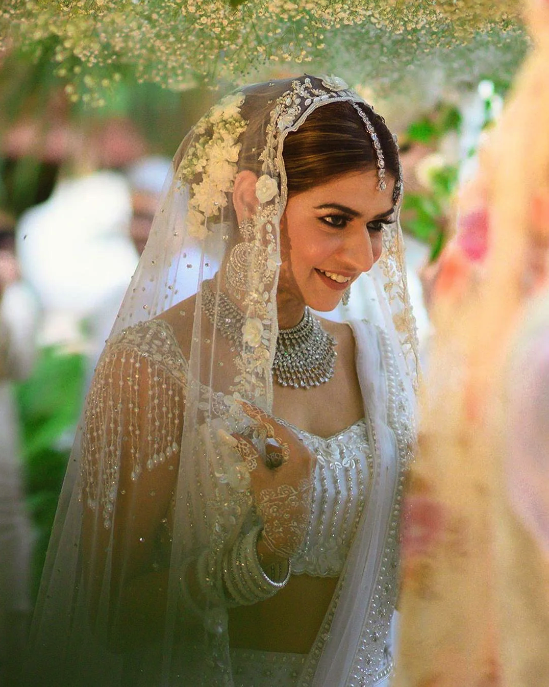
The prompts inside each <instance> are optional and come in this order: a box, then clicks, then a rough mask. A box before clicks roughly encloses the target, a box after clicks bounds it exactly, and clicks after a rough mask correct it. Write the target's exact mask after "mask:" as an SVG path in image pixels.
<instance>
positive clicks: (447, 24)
mask: <svg viewBox="0 0 549 687" xmlns="http://www.w3.org/2000/svg"><path fill="white" fill-rule="evenodd" d="M521 7H522V2H521V0H497V2H494V1H493V0H300V1H299V2H296V1H295V0H292V1H289V0H238V1H236V0H232V2H231V0H48V2H45V1H44V0H2V3H1V7H0V49H1V48H2V44H4V45H5V46H8V45H11V46H15V47H20V46H24V47H25V48H27V49H28V50H30V51H31V52H32V51H34V52H35V55H36V57H37V58H38V59H39V58H40V56H41V55H42V56H43V57H44V59H46V56H47V55H48V56H49V54H50V53H49V51H50V50H51V47H52V45H54V46H55V49H54V54H53V57H52V60H53V62H54V63H55V64H57V65H58V74H59V76H62V78H64V79H66V80H67V87H68V88H69V90H68V95H69V97H70V99H72V100H78V99H79V98H82V100H84V96H86V102H87V101H90V102H91V103H92V104H100V100H102V98H103V94H104V95H108V91H109V84H115V82H116V79H119V78H120V74H121V73H123V74H124V75H126V74H128V73H129V74H133V75H134V76H135V77H136V78H137V80H139V81H152V82H155V83H159V84H161V85H162V86H164V87H165V88H168V89H172V90H182V89H185V88H189V87H192V86H193V85H196V84H197V83H201V84H203V83H208V84H211V85H216V84H217V83H218V82H219V80H220V79H221V80H224V81H229V82H232V83H236V84H238V83H244V82H248V81H249V80H250V77H251V76H252V75H253V79H254V80H257V81H261V80H263V78H264V77H265V78H269V77H270V75H271V74H272V73H273V71H275V70H277V69H279V70H283V71H285V72H287V71H288V69H291V70H292V71H294V72H296V73H297V72H298V71H308V72H311V73H328V74H329V73H331V72H335V73H338V74H343V75H345V78H346V79H347V80H348V81H349V83H350V85H351V86H356V85H358V84H360V83H368V85H369V86H372V87H375V89H376V92H377V93H382V92H383V93H384V94H388V93H389V94H390V93H392V92H395V91H398V90H401V91H402V92H406V93H407V92H409V91H410V79H413V78H417V79H421V78H422V76H425V75H426V74H427V76H425V78H427V79H430V76H429V74H431V73H434V74H435V75H436V78H437V79H439V80H444V81H445V83H447V84H451V82H452V81H455V82H460V83H461V82H462V81H463V79H464V78H469V79H473V80H474V79H479V78H481V77H484V78H491V77H497V78H498V79H499V80H501V79H502V78H508V77H510V76H511V74H512V72H513V71H514V70H515V69H516V67H517V66H518V64H519V62H520V59H521V57H522V55H523V53H524V50H525V48H526V44H527V39H526V33H525V31H524V29H523V27H522V22H521ZM124 78H126V77H124Z"/></svg>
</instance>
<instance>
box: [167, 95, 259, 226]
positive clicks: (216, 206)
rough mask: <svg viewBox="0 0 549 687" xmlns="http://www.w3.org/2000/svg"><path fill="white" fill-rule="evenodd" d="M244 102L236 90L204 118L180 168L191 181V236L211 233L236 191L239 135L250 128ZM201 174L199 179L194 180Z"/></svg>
mask: <svg viewBox="0 0 549 687" xmlns="http://www.w3.org/2000/svg"><path fill="white" fill-rule="evenodd" d="M243 102H244V95H243V94H242V93H233V94H231V95H228V96H227V97H225V98H223V100H221V101H220V102H219V103H218V104H217V105H214V107H212V108H211V110H210V111H209V112H208V113H207V114H206V115H205V116H204V117H202V119H201V120H200V121H199V122H198V124H197V125H196V126H195V130H194V140H193V143H192V144H191V146H190V148H189V150H188V151H187V153H186V154H185V156H184V158H183V161H182V162H181V166H180V168H179V172H178V176H179V179H180V181H181V182H186V183H189V184H191V193H190V198H189V211H188V223H189V224H188V226H189V235H190V236H194V237H195V238H197V239H200V240H202V239H205V238H206V236H207V235H208V232H209V228H208V225H209V224H212V221H215V218H216V217H217V216H218V215H219V213H220V210H221V208H224V207H225V206H226V205H227V202H228V199H227V193H229V192H230V191H232V190H233V184H234V179H235V176H236V172H237V162H238V156H239V153H240V149H241V147H242V145H241V144H240V143H238V138H239V136H240V134H242V132H243V131H245V130H246V127H247V122H246V121H245V120H244V119H243V118H242V116H241V114H240V108H241V107H242V104H243ZM199 176H200V181H194V180H196V179H197V177H199ZM193 182H194V183H193Z"/></svg>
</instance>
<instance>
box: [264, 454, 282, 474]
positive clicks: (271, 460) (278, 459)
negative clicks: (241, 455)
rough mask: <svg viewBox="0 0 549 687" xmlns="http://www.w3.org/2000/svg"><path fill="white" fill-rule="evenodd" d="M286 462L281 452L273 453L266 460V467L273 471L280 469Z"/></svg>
mask: <svg viewBox="0 0 549 687" xmlns="http://www.w3.org/2000/svg"><path fill="white" fill-rule="evenodd" d="M284 462H285V461H284V454H283V453H280V451H271V452H270V453H267V456H266V458H265V465H266V466H267V467H268V468H271V470H274V469H275V468H279V467H280V466H281V465H282V464H283V463H284Z"/></svg>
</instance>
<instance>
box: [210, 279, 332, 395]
mask: <svg viewBox="0 0 549 687" xmlns="http://www.w3.org/2000/svg"><path fill="white" fill-rule="evenodd" d="M216 300H217V310H218V311H217V317H216ZM202 308H203V310H204V312H205V314H206V316H207V317H208V319H209V320H210V322H211V323H212V325H214V324H215V326H216V327H217V329H218V330H219V332H220V333H221V335H222V336H224V337H225V338H226V339H228V340H229V341H230V342H231V343H233V344H235V345H236V346H240V345H242V328H243V327H244V324H245V317H244V315H243V314H242V312H241V311H240V310H239V309H238V307H237V306H236V305H235V304H234V303H233V302H232V301H231V300H230V298H228V296H226V295H225V294H224V293H223V292H221V291H220V292H219V295H218V296H217V297H216V295H215V294H214V293H213V292H212V289H211V287H210V285H209V284H208V282H204V284H203V285H202ZM336 344H337V342H336V340H335V339H334V337H333V336H332V335H331V334H328V332H327V331H325V330H324V329H323V328H322V326H321V324H320V322H319V321H318V320H317V319H316V317H314V316H313V315H312V313H311V311H310V310H309V308H308V307H305V313H304V315H303V318H302V320H301V322H299V324H296V326H295V327H291V328H290V329H280V330H279V332H278V338H277V340H276V351H275V356H274V361H273V374H274V376H275V378H276V381H277V382H278V384H280V385H281V386H290V387H293V388H294V389H310V388H311V387H314V386H319V384H324V383H325V382H328V381H330V379H331V378H332V377H333V376H334V370H335V359H336V356H337V353H336V350H335V347H336Z"/></svg>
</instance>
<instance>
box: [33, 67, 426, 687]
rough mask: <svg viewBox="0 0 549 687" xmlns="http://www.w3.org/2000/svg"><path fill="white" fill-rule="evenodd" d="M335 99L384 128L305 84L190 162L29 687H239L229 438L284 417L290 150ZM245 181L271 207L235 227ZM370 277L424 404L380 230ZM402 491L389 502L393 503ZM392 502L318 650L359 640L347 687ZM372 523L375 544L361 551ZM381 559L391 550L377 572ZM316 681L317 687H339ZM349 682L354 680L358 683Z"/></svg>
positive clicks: (240, 494)
mask: <svg viewBox="0 0 549 687" xmlns="http://www.w3.org/2000/svg"><path fill="white" fill-rule="evenodd" d="M335 102H348V103H351V104H353V106H354V107H355V110H356V109H357V108H358V110H360V111H362V112H363V113H364V114H365V115H366V117H367V118H369V120H371V122H372V123H373V125H374V128H375V126H376V122H379V117H378V115H376V114H375V113H373V111H372V110H371V108H370V107H369V106H366V105H365V104H364V102H363V100H362V99H361V98H360V97H359V96H358V95H357V94H356V93H354V92H353V91H350V90H349V89H348V88H347V86H346V84H345V83H344V82H342V81H341V80H340V79H336V78H334V77H331V78H330V79H326V78H325V79H318V78H316V77H312V76H302V77H299V78H295V79H288V80H283V81H272V82H268V83H263V84H257V85H253V86H249V87H246V88H243V89H241V90H239V91H237V92H235V93H234V94H232V95H230V96H228V97H227V98H225V99H224V100H222V101H221V102H220V103H219V104H218V105H216V106H214V107H213V108H212V109H211V110H210V111H209V112H208V113H207V114H206V115H205V116H204V117H203V118H202V119H201V120H200V121H199V123H198V124H197V125H196V126H195V127H194V129H193V130H192V131H191V132H190V134H189V135H188V136H187V137H186V138H185V140H184V141H183V143H182V145H181V147H180V149H179V151H178V152H177V154H176V156H175V158H174V165H173V179H169V180H168V181H167V184H166V190H165V192H164V197H163V200H162V203H161V206H160V209H159V210H158V212H157V215H156V217H155V220H154V223H153V228H152V232H151V236H150V239H149V242H148V244H147V246H146V249H145V251H144V253H143V256H142V258H141V261H140V263H139V266H138V268H137V271H136V273H135V275H134V277H133V279H132V282H131V284H130V287H129V289H128V292H127V295H126V297H125V299H124V302H123V304H122V307H121V309H120V313H119V315H118V318H117V320H116V323H115V326H114V329H113V332H112V334H111V336H110V338H109V340H108V343H107V347H106V349H105V351H104V353H103V355H102V357H101V359H100V361H99V364H98V367H97V370H96V374H95V377H94V380H93V382H92V386H91V389H90V392H89V395H88V398H87V402H86V407H85V410H84V414H83V418H82V423H81V426H80V429H79V432H78V436H77V438H76V441H75V445H74V449H73V453H72V455H71V459H70V464H69V467H68V471H67V476H66V479H65V483H64V487H63V491H62V496H61V499H60V504H59V509H58V513H57V517H56V521H55V526H54V530H53V534H52V539H51V544H50V549H49V554H48V559H47V563H46V567H45V571H44V576H43V580H42V585H41V589H40V594H39V599H38V603H37V609H36V613H35V619H34V623H33V630H32V637H31V655H30V658H29V661H28V666H27V673H28V674H27V682H28V684H40V685H43V686H44V687H46V686H47V685H54V684H55V685H66V686H67V687H69V686H73V685H74V686H75V687H81V686H83V685H90V686H91V685H93V686H94V687H95V686H97V685H101V687H110V686H115V685H117V686H118V685H132V687H139V686H146V687H153V686H154V685H163V686H164V685H170V686H171V685H193V686H194V685H208V686H213V685H232V684H233V680H232V675H231V667H230V660H229V653H228V628H227V602H226V600H225V597H224V590H223V584H222V581H221V580H222V575H221V570H220V566H221V565H222V554H223V552H224V551H227V549H229V548H230V546H231V544H232V543H233V542H234V539H235V537H236V535H237V534H238V532H239V531H240V530H241V529H242V528H246V527H247V526H249V522H250V519H251V518H253V517H256V516H254V508H253V503H252V498H251V493H250V491H249V489H248V486H249V475H247V473H246V470H245V467H244V464H243V463H241V462H240V461H239V460H238V459H237V457H235V454H234V451H232V450H231V449H230V448H228V447H227V445H226V444H223V442H221V441H219V438H218V430H219V429H223V430H225V431H227V432H229V433H230V432H235V431H242V428H243V427H244V426H246V424H250V422H251V420H250V418H248V417H247V416H245V415H244V413H243V411H242V409H241V407H240V405H239V404H238V403H237V402H236V401H237V400H238V399H239V398H242V399H246V400H248V401H250V402H252V403H254V404H256V405H257V406H259V407H261V408H263V409H265V410H266V411H267V412H269V411H270V409H271V407H272V397H273V378H272V371H271V367H272V361H273V358H274V354H275V345H276V339H277V332H278V327H277V311H276V290H277V281H278V272H279V265H280V263H281V259H282V258H281V241H280V225H281V218H282V215H283V212H284V208H285V205H286V200H287V183H286V175H285V168H284V161H283V157H282V150H283V143H284V140H285V138H286V136H287V135H288V134H289V133H290V132H293V131H296V130H297V129H298V128H299V127H300V126H301V124H302V123H303V122H304V121H305V120H306V119H307V118H308V117H309V115H310V114H311V113H313V112H314V111H315V110H316V109H318V108H319V107H323V106H327V105H329V104H331V103H335ZM369 135H370V136H371V134H369ZM375 140H377V136H376V134H375V132H374V138H372V144H373V145H374V141H375ZM241 170H251V171H253V172H254V174H256V176H257V177H258V181H257V185H256V197H257V200H258V205H257V208H256V209H255V211H254V212H252V213H250V217H249V219H248V221H247V222H246V223H245V224H244V225H243V223H242V222H241V223H240V224H241V226H240V228H239V226H238V222H237V218H236V215H235V210H234V208H233V205H232V198H231V196H232V190H233V183H234V179H235V176H236V173H237V171H241ZM399 193H400V188H399V187H398V184H397V195H398V194H399ZM229 254H232V255H233V256H234V259H233V260H231V261H229V260H228V256H229ZM229 263H230V264H229ZM235 266H236V267H235ZM230 269H232V270H233V273H232V276H231V278H230V280H229V279H228V277H227V276H226V275H227V270H230ZM361 279H363V280H365V281H366V282H367V284H369V286H368V287H367V292H368V293H369V294H370V297H369V299H368V302H367V307H368V317H369V318H370V319H373V320H374V321H375V324H377V325H379V326H380V327H381V328H382V329H383V330H384V332H385V334H386V337H388V340H389V341H390V344H391V347H392V349H393V351H394V352H395V361H396V365H397V368H398V370H399V374H398V377H399V378H400V380H401V381H402V383H403V385H404V388H405V392H406V393H405V395H406V397H407V398H408V400H409V402H410V403H411V399H412V397H413V387H414V385H415V379H416V343H415V332H414V323H413V318H412V316H411V311H410V306H409V301H408V294H407V286H406V278H405V269H404V258H403V242H402V236H401V232H400V227H399V224H398V221H397V222H395V223H394V224H393V225H391V226H390V228H389V230H387V231H386V232H385V234H384V253H383V255H382V257H381V259H380V261H379V262H378V264H377V265H376V266H375V267H374V268H373V269H372V270H371V271H370V272H369V273H367V274H365V275H363V276H362V277H361ZM205 282H207V284H206V285H205ZM221 291H225V292H228V293H229V295H230V296H231V298H232V299H233V300H234V301H235V302H237V303H238V307H239V309H240V310H241V312H242V315H243V318H244V319H243V322H244V324H243V327H242V336H241V338H240V339H238V340H229V339H228V338H227V337H225V336H222V335H221V334H220V330H221V329H222V325H223V323H222V322H221V319H222V317H223V313H222V309H221V308H220V301H219V294H220V292H221ZM213 323H215V325H216V326H214V324H213ZM366 374H367V375H368V374H372V375H378V376H379V370H371V371H367V373H366ZM376 384H377V385H378V386H379V382H376ZM376 384H375V383H374V381H372V385H371V386H372V390H371V391H366V393H365V396H368V394H370V396H369V397H370V398H371V399H372V403H371V407H368V408H365V410H366V413H367V414H370V415H373V414H375V413H378V414H379V413H380V412H381V411H380V410H379V409H378V408H376V404H375V403H374V400H373V399H374V396H375V389H374V387H375V386H376ZM382 386H383V385H382ZM378 391H380V390H379V389H378ZM380 393H384V394H386V393H387V392H386V390H381V391H380ZM377 398H378V399H379V397H377ZM372 423H374V424H375V421H374V419H372ZM380 435H381V438H380V439H379V440H380V441H381V442H383V441H385V442H388V444H391V441H392V439H391V438H384V436H385V435H384V433H383V431H381V432H380ZM397 472H398V470H397ZM397 477H398V476H397V475H396V473H395V476H394V478H393V481H394V484H393V483H392V484H391V485H389V486H388V488H387V489H388V491H387V493H390V494H391V498H392V496H393V494H394V492H395V490H396V488H397V487H396V480H397ZM380 479H381V480H383V479H385V478H384V477H383V476H381V478H380ZM378 482H379V480H378ZM382 499H383V495H382V494H381V496H380V495H379V494H377V493H376V492H375V490H374V492H373V493H372V495H371V504H370V509H369V510H368V511H367V513H366V514H365V515H364V517H363V518H362V520H361V523H360V525H359V528H358V531H357V535H356V540H357V542H358V543H357V544H356V546H355V547H354V549H353V551H352V552H351V555H350V556H349V561H350V562H349V563H348V565H347V569H346V572H345V575H344V576H343V579H342V580H340V589H339V597H338V598H339V599H340V601H339V604H338V608H337V609H336V612H335V616H334V620H333V623H332V629H333V628H336V627H337V628H341V629H338V630H337V631H333V632H332V633H331V636H330V638H329V639H327V640H326V642H325V645H324V651H323V656H322V660H323V662H324V663H328V664H331V663H332V660H333V662H334V665H335V663H336V655H339V656H342V655H343V654H342V651H343V648H342V645H341V642H342V641H344V642H345V649H344V654H345V660H344V661H343V665H342V666H341V667H340V670H341V671H342V672H341V675H343V674H345V675H348V676H350V675H351V674H352V672H353V669H354V668H353V666H354V664H355V663H356V661H357V660H358V659H357V655H358V652H359V649H360V646H361V642H363V640H364V636H365V635H364V633H365V632H366V631H367V629H368V628H366V627H365V617H366V615H367V608H368V605H369V604H370V600H371V598H370V597H373V595H374V586H373V583H372V579H373V578H375V577H376V575H377V572H376V570H377V568H380V567H381V558H382V554H383V542H384V538H385V537H386V534H387V533H386V532H385V530H384V529H383V526H382V525H380V524H379V522H377V521H376V522H377V524H376V523H374V522H372V520H376V518H375V517H373V516H375V513H376V512H377V511H376V508H377V507H378V506H379V508H380V509H382V510H383V503H382ZM385 510H386V508H385ZM367 515H368V516H369V518H370V519H369V520H368V517H367ZM384 517H387V516H386V515H385V516H384ZM383 522H385V521H383ZM387 522H388V521H387ZM151 523H156V525H155V527H154V529H151V527H152V526H151ZM159 523H160V524H159ZM374 525H375V527H377V529H378V530H379V532H378V533H377V534H376V535H375V537H377V539H376V542H377V543H372V542H374V539H375V537H374V534H372V533H370V534H369V535H368V536H366V533H367V530H369V529H370V530H372V528H374ZM387 527H388V525H387ZM374 529H375V528H374ZM372 532H373V530H372ZM365 542H366V543H365ZM367 542H369V543H367ZM368 546H371V547H375V548H376V550H377V551H378V554H377V558H372V560H374V561H377V562H376V563H375V565H374V568H373V569H372V568H371V566H370V568H368V570H366V566H365V565H364V560H365V556H367V552H366V553H365V550H367V548H368ZM361 547H362V548H361ZM365 547H366V549H365ZM363 549H364V550H363ZM150 561H153V562H152V564H149V563H148V562H150ZM365 576H366V577H365ZM368 576H369V577H368ZM372 576H373V577H372ZM370 578H372V579H370ZM361 595H362V596H363V597H364V601H363V602H361V601H360V598H361ZM357 599H358V601H357ZM136 600H137V603H136ZM361 604H362V605H361ZM338 609H343V610H339V611H338ZM357 609H358V610H357ZM338 612H339V615H338ZM353 613H355V615H354V616H353ZM361 614H362V615H361ZM348 618H349V619H350V620H352V622H347V619H348ZM383 622H384V623H385V624H387V623H388V622H389V619H387V620H384V621H383ZM130 637H131V640H130ZM338 642H339V644H338ZM315 660H318V657H317V659H315ZM340 662H341V661H340ZM315 667H316V665H313V666H312V668H311V670H310V671H309V674H310V676H311V678H310V682H307V684H315V685H322V684H325V685H327V684H328V683H326V682H323V678H322V675H320V673H319V672H318V671H317V673H316V675H315ZM344 680H345V681H344ZM304 684H305V682H304ZM329 684H334V683H332V682H330V683H329ZM341 684H349V685H351V684H355V683H354V682H353V681H352V679H351V677H349V678H348V679H347V678H342V679H341Z"/></svg>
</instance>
